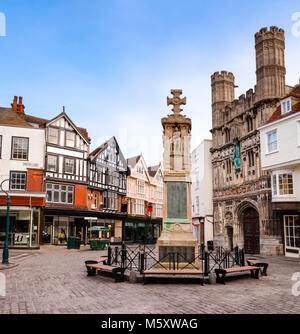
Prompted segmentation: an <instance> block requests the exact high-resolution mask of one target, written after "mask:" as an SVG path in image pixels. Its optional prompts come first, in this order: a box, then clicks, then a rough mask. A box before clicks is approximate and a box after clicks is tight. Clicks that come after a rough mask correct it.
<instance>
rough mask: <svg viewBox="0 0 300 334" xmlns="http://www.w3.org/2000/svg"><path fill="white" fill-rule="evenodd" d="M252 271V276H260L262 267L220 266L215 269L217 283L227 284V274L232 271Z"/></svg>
mask: <svg viewBox="0 0 300 334" xmlns="http://www.w3.org/2000/svg"><path fill="white" fill-rule="evenodd" d="M245 271H250V273H251V277H253V278H259V271H260V267H255V266H244V267H233V268H220V269H215V273H216V276H217V283H221V284H225V276H226V275H227V274H232V273H240V272H245Z"/></svg>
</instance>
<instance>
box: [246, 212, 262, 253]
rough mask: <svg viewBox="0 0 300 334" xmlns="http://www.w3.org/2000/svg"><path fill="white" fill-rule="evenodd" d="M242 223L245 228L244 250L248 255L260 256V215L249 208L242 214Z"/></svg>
mask: <svg viewBox="0 0 300 334" xmlns="http://www.w3.org/2000/svg"><path fill="white" fill-rule="evenodd" d="M241 221H242V224H243V227H244V249H245V252H246V253H248V254H259V253H260V245H259V215H258V212H257V211H256V210H255V209H254V208H252V207H247V208H246V209H245V210H244V211H243V212H242V214H241Z"/></svg>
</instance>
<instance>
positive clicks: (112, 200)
mask: <svg viewBox="0 0 300 334" xmlns="http://www.w3.org/2000/svg"><path fill="white" fill-rule="evenodd" d="M127 175H128V167H127V163H126V160H125V158H124V156H123V154H122V152H121V150H120V147H119V144H118V142H117V140H116V138H115V137H112V138H111V139H109V140H108V141H106V142H105V143H104V144H102V145H101V146H100V147H98V148H97V149H95V150H94V151H93V152H92V153H91V154H90V155H89V158H88V209H89V210H91V211H92V212H93V214H92V217H91V219H90V222H89V224H90V226H95V225H98V226H108V227H109V228H110V229H111V237H112V238H113V240H114V241H116V242H119V241H121V240H122V222H123V219H124V218H125V216H126V212H127V205H126V189H127V184H126V179H127Z"/></svg>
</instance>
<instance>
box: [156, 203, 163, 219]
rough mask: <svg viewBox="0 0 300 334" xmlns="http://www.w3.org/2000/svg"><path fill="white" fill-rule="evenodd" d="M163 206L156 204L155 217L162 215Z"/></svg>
mask: <svg viewBox="0 0 300 334" xmlns="http://www.w3.org/2000/svg"><path fill="white" fill-rule="evenodd" d="M162 215H163V206H162V205H161V204H155V217H162Z"/></svg>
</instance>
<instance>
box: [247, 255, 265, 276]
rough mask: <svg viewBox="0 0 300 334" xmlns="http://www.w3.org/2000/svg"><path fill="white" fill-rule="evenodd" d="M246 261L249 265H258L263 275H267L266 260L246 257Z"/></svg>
mask: <svg viewBox="0 0 300 334" xmlns="http://www.w3.org/2000/svg"><path fill="white" fill-rule="evenodd" d="M247 263H248V265H249V266H257V267H260V272H261V274H262V275H263V276H267V269H268V266H269V264H268V263H266V262H262V261H261V260H258V259H247Z"/></svg>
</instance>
